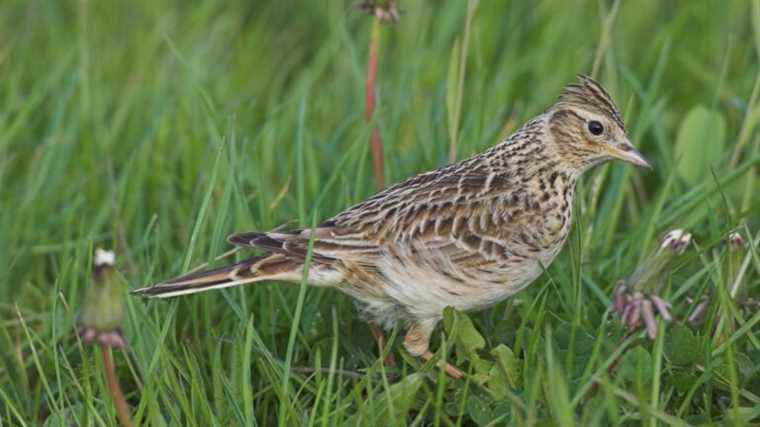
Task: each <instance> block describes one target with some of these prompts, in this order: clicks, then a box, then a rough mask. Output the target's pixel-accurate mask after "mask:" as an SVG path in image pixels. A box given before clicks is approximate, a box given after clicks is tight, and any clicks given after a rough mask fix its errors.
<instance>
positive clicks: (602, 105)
mask: <svg viewBox="0 0 760 427" xmlns="http://www.w3.org/2000/svg"><path fill="white" fill-rule="evenodd" d="M557 102H558V103H561V104H573V105H578V106H582V107H589V106H591V107H592V108H594V109H597V110H600V111H601V112H602V113H604V114H605V115H607V116H609V117H611V118H612V119H613V120H614V121H615V123H617V124H618V125H619V126H620V128H621V129H623V130H625V123H623V118H622V117H620V112H618V109H617V106H616V105H615V102H614V101H613V100H612V97H611V96H610V94H609V93H607V91H606V90H604V88H603V87H602V85H600V84H599V83H597V82H596V80H594V79H592V78H591V77H589V76H585V75H583V74H580V75H578V83H574V84H570V85H567V86H566V87H565V90H564V91H563V92H562V95H560V97H559V100H558V101H557Z"/></svg>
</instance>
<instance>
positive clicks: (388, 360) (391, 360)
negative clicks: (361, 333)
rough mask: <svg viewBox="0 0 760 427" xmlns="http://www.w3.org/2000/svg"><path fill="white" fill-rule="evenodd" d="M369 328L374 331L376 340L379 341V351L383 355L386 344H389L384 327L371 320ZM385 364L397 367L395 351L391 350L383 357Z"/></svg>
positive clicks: (373, 334)
mask: <svg viewBox="0 0 760 427" xmlns="http://www.w3.org/2000/svg"><path fill="white" fill-rule="evenodd" d="M369 330H370V331H371V332H372V336H374V337H375V342H377V351H378V352H379V353H380V354H381V355H382V354H383V353H384V352H385V346H386V344H387V342H386V340H385V333H383V329H382V328H381V327H380V326H378V324H377V323H372V322H370V324H369ZM383 365H384V366H387V367H389V368H395V367H396V357H395V356H394V355H393V353H391V352H389V353H388V354H387V355H385V357H384V358H383Z"/></svg>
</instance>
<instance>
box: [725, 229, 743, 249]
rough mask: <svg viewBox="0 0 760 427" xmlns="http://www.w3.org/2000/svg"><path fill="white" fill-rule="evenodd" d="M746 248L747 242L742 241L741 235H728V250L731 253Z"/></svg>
mask: <svg viewBox="0 0 760 427" xmlns="http://www.w3.org/2000/svg"><path fill="white" fill-rule="evenodd" d="M745 247H747V242H746V241H745V240H744V237H742V235H741V234H739V233H738V232H736V231H732V232H731V233H730V234H729V235H728V249H729V250H731V251H738V250H742V249H744V248H745Z"/></svg>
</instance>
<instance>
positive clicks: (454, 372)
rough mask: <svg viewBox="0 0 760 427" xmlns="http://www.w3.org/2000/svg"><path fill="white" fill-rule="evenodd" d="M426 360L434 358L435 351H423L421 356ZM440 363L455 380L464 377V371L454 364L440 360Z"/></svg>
mask: <svg viewBox="0 0 760 427" xmlns="http://www.w3.org/2000/svg"><path fill="white" fill-rule="evenodd" d="M420 357H421V358H422V359H423V360H424V361H426V362H427V361H429V360H430V359H432V358H433V353H431V352H430V350H428V351H426V352H424V353H422V355H421V356H420ZM439 365H443V366H442V368H443V369H444V370H445V371H446V374H447V375H448V376H450V377H451V378H454V379H455V380H458V379H460V378H462V377H464V372H462V371H460V370H459V368H457V367H456V366H454V365H452V364H451V363H449V362H443V361H441V362H439Z"/></svg>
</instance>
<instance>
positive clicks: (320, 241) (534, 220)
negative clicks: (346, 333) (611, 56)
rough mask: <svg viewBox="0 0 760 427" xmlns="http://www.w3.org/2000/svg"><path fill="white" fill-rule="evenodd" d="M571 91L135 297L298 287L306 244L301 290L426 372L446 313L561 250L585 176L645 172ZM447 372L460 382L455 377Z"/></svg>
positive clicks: (592, 101) (611, 106)
mask: <svg viewBox="0 0 760 427" xmlns="http://www.w3.org/2000/svg"><path fill="white" fill-rule="evenodd" d="M578 80H579V81H578V83H577V84H571V85H569V86H567V87H566V88H565V89H564V92H563V93H562V95H561V96H560V97H559V99H558V100H557V101H556V102H555V103H554V104H552V105H551V106H550V107H549V108H548V109H546V111H544V112H543V113H542V114H540V115H538V116H537V117H535V118H533V119H532V120H530V121H528V122H527V123H525V124H524V125H523V126H522V127H521V128H520V129H519V130H517V131H516V132H515V133H513V134H512V135H510V136H509V137H508V138H506V139H505V140H503V141H501V142H500V143H499V144H497V145H495V146H493V147H491V148H490V149H488V150H486V151H485V152H483V153H480V154H477V155H475V156H473V157H470V158H468V159H465V160H462V161H460V162H458V163H454V164H451V165H448V166H445V167H442V168H439V169H436V170H434V171H431V172H426V173H422V174H419V175H416V176H414V177H412V178H409V179H407V180H406V181H404V182H401V183H399V184H396V185H394V186H392V187H390V188H388V189H386V190H383V191H381V192H380V193H378V194H376V195H375V196H373V197H371V198H369V199H367V200H365V201H363V202H361V203H359V204H357V205H354V206H352V207H350V208H348V209H346V210H345V211H343V212H341V213H339V214H337V215H335V216H334V217H332V218H330V219H328V220H326V221H324V222H322V223H321V224H319V225H318V226H317V227H316V228H314V229H298V230H292V231H287V232H283V231H273V232H247V233H239V234H233V235H231V236H230V237H229V238H228V241H229V242H230V243H232V244H233V245H237V246H242V247H246V248H255V249H259V250H263V251H264V254H263V255H260V256H254V257H251V258H248V259H246V260H244V261H240V262H238V263H236V264H233V265H229V266H226V267H221V268H217V269H214V270H208V271H202V272H197V273H190V274H186V275H184V276H180V277H178V278H175V279H171V280H168V281H166V282H163V283H159V284H157V285H155V286H151V287H146V288H142V289H138V290H136V291H134V293H136V294H139V295H145V296H150V297H171V296H176V295H183V294H191V293H195V292H201V291H206V290H210V289H220V288H226V287H229V286H237V285H244V284H249V283H254V282H261V281H283V282H295V283H299V282H300V281H301V280H302V276H303V274H304V265H305V262H306V258H307V254H308V252H309V251H308V246H309V242H310V241H313V250H312V258H311V263H310V267H309V268H308V273H307V274H308V277H307V281H308V283H309V284H310V285H311V286H316V287H329V288H335V289H338V290H340V291H342V292H344V293H346V294H348V295H350V296H352V297H353V298H355V299H356V300H357V301H358V302H359V303H360V305H361V310H362V313H363V315H364V317H365V318H366V319H367V320H369V321H370V322H372V323H374V324H375V325H380V326H381V327H382V328H384V329H388V328H390V327H392V326H393V325H395V324H396V323H398V322H401V323H402V325H404V326H406V328H407V329H406V335H405V338H404V347H405V348H406V350H407V351H408V352H409V353H410V354H412V355H414V356H417V357H421V358H423V359H425V360H428V359H430V358H431V357H432V356H433V355H432V353H431V352H430V350H429V348H428V344H429V341H430V335H431V333H432V331H433V329H434V328H435V326H436V324H437V323H438V322H439V321H440V320H441V316H442V313H443V310H444V308H445V307H447V306H452V307H454V308H456V309H458V310H479V309H484V308H486V307H489V306H491V305H493V304H496V303H497V302H499V301H502V300H503V299H505V298H507V297H509V296H510V295H513V294H515V293H516V292H519V291H520V290H521V289H524V288H525V287H526V286H528V285H529V284H530V283H531V282H533V281H534V280H535V279H536V278H537V277H538V276H539V275H540V274H541V272H542V271H543V270H544V268H546V267H547V266H548V265H549V264H551V262H552V261H553V260H554V258H555V257H556V256H557V253H558V252H559V251H560V249H561V248H562V246H563V245H564V243H565V241H566V240H567V236H568V233H569V231H570V226H571V223H572V221H571V214H572V207H573V196H574V193H575V184H576V182H577V180H578V178H579V177H580V176H581V175H582V174H583V173H584V172H585V171H587V170H589V169H590V168H592V167H593V166H596V165H598V164H601V163H604V162H606V161H608V160H613V159H620V160H623V161H626V162H629V163H632V164H634V165H636V166H642V167H649V164H648V163H647V161H646V160H645V159H644V157H643V156H642V155H641V154H640V153H639V152H638V151H636V149H634V147H633V145H632V144H631V142H630V140H629V139H628V136H627V134H626V130H625V125H624V123H623V120H622V119H621V117H620V113H619V112H618V109H617V108H616V106H615V103H614V102H613V101H612V98H611V97H610V95H609V94H607V92H606V91H605V90H604V89H603V88H602V87H601V86H600V85H599V83H597V82H596V81H594V80H593V79H591V78H590V77H586V76H579V78H578ZM372 323H371V324H372ZM378 331H380V329H379V328H375V332H376V333H377V335H376V338H378V339H379V340H380V339H382V333H381V332H378ZM446 371H447V372H448V373H449V374H450V375H452V376H454V377H459V376H461V372H460V371H459V370H457V369H456V368H455V367H453V366H451V365H447V366H446Z"/></svg>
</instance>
